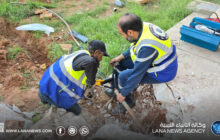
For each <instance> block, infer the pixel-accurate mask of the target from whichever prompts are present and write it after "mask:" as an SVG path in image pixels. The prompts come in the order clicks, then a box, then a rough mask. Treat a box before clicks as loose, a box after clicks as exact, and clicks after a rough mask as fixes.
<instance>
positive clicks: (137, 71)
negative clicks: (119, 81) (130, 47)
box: [121, 47, 158, 97]
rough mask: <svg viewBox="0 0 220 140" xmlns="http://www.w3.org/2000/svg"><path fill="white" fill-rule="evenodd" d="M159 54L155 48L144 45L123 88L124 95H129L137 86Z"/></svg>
mask: <svg viewBox="0 0 220 140" xmlns="http://www.w3.org/2000/svg"><path fill="white" fill-rule="evenodd" d="M157 55H158V53H157V51H156V50H155V49H154V48H150V47H142V48H141V49H140V51H139V53H138V56H137V58H136V61H135V63H134V68H133V69H132V72H131V74H130V76H129V77H128V80H127V82H126V85H125V86H124V87H123V88H122V89H121V94H122V96H124V97H125V96H127V95H128V94H130V93H131V92H132V91H133V90H134V89H135V88H136V87H137V85H138V84H139V83H140V81H141V80H142V78H143V76H144V74H145V73H146V71H147V69H148V68H149V67H150V66H151V65H152V62H153V61H154V60H155V58H156V57H157Z"/></svg>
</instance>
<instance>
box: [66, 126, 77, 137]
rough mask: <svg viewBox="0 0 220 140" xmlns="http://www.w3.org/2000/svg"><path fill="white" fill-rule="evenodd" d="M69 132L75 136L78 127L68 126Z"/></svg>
mask: <svg viewBox="0 0 220 140" xmlns="http://www.w3.org/2000/svg"><path fill="white" fill-rule="evenodd" d="M68 134H69V135H70V136H75V135H76V134H77V128H76V127H75V126H70V127H69V128H68Z"/></svg>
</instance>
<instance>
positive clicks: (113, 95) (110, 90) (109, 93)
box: [105, 88, 116, 97]
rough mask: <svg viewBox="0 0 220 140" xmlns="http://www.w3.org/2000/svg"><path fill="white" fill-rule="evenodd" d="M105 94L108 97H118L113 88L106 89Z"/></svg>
mask: <svg viewBox="0 0 220 140" xmlns="http://www.w3.org/2000/svg"><path fill="white" fill-rule="evenodd" d="M105 94H106V95H108V96H109V97H116V94H115V92H114V90H113V89H111V88H106V89H105Z"/></svg>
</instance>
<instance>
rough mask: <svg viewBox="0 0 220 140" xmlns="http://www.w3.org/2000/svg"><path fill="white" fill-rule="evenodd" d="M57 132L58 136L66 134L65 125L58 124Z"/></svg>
mask: <svg viewBox="0 0 220 140" xmlns="http://www.w3.org/2000/svg"><path fill="white" fill-rule="evenodd" d="M56 133H57V135H58V136H63V135H64V134H65V128H64V127H63V126H58V127H57V129H56Z"/></svg>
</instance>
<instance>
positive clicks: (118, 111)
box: [112, 95, 135, 115]
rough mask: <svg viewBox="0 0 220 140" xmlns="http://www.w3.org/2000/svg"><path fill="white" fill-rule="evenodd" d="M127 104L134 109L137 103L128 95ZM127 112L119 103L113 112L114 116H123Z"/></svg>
mask: <svg viewBox="0 0 220 140" xmlns="http://www.w3.org/2000/svg"><path fill="white" fill-rule="evenodd" d="M125 102H126V103H127V104H128V106H129V107H130V108H133V107H134V106H135V102H134V101H133V99H132V97H131V95H128V96H127V97H126V98H125ZM125 112H126V109H125V107H124V106H123V104H122V103H118V104H117V106H116V107H115V108H114V109H113V110H112V114H114V115H116V114H123V113H125Z"/></svg>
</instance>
